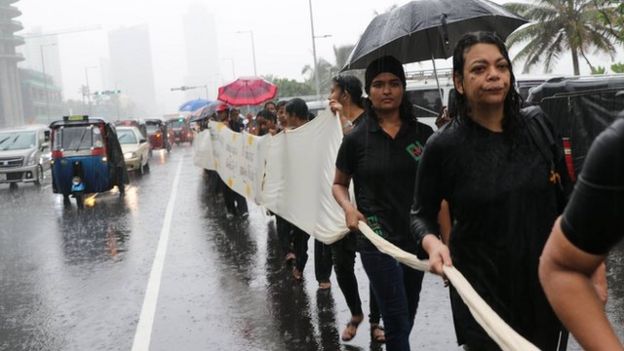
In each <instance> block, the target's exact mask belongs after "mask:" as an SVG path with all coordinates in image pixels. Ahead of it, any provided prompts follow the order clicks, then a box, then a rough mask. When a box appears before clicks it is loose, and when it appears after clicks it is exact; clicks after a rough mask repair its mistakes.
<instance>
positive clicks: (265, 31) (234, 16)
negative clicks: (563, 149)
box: [15, 0, 605, 112]
mask: <svg viewBox="0 0 624 351" xmlns="http://www.w3.org/2000/svg"><path fill="white" fill-rule="evenodd" d="M458 1H460V0H458ZM406 2H407V1H406V0H400V1H372V0H340V1H327V0H322V1H321V0H314V1H313V10H314V22H315V32H316V35H323V34H331V35H332V37H330V38H323V39H317V40H316V42H317V52H318V56H319V57H323V58H326V59H328V60H330V61H333V58H334V55H333V51H332V47H333V45H343V44H351V43H355V42H356V41H357V39H358V37H359V35H360V34H361V33H362V32H363V30H364V29H365V27H366V25H367V24H368V23H369V22H370V20H371V19H372V18H373V17H374V12H375V11H378V12H383V11H384V10H386V9H387V8H388V7H390V6H391V5H392V4H394V3H396V4H399V5H401V4H404V3H406ZM495 2H497V3H504V2H507V1H505V0H495ZM191 3H201V4H203V5H204V6H205V7H206V8H207V10H208V11H209V12H211V13H213V14H214V15H215V18H216V24H217V31H218V41H219V56H220V61H219V62H220V72H221V74H220V77H219V79H217V81H216V82H214V83H213V84H215V86H216V85H221V84H223V83H227V82H229V81H230V80H232V78H233V77H232V67H231V61H228V60H224V59H227V58H233V59H234V65H235V71H236V75H237V76H243V75H252V74H253V64H252V55H251V42H250V38H249V35H244V34H236V32H237V31H240V30H253V32H254V37H255V45H256V58H257V67H258V73H259V74H260V75H266V74H273V75H277V76H280V77H288V78H294V79H297V80H302V79H303V78H302V75H301V69H302V68H303V66H304V65H306V64H312V61H313V60H312V45H311V38H310V21H309V12H308V0H271V1H253V0H226V1H215V0H203V1H198V0H177V1H168V0H107V1H92V0H54V1H50V0H21V1H20V2H18V3H16V4H15V5H16V6H18V7H19V8H20V10H21V11H22V12H23V15H22V16H21V17H20V18H19V19H18V20H20V21H21V22H22V23H23V24H24V27H25V31H28V30H29V28H33V27H35V26H41V27H42V28H43V30H44V32H49V31H57V30H64V29H69V28H81V27H85V26H90V25H95V24H98V25H101V26H102V30H98V31H91V32H84V33H75V34H67V35H63V36H61V37H59V46H60V55H61V61H62V70H63V80H64V88H65V89H64V93H65V97H66V98H74V99H79V98H80V94H79V88H80V85H81V84H84V81H85V73H84V67H86V66H98V65H99V63H100V58H105V57H107V56H108V46H107V31H108V30H110V29H115V28H118V27H121V26H130V25H136V24H142V23H147V24H148V25H149V26H150V32H151V41H152V54H153V62H154V70H155V72H154V74H155V82H156V91H157V98H158V100H159V101H160V103H161V105H162V107H163V108H164V109H165V110H166V111H169V112H173V111H174V110H175V108H176V106H177V104H178V103H180V102H182V101H183V100H184V96H183V95H182V94H180V93H172V92H170V91H169V89H170V88H171V87H174V86H180V85H182V84H183V83H184V77H185V75H186V61H185V57H184V56H185V43H184V36H183V28H182V15H183V14H184V13H185V12H186V11H187V10H188V8H189V5H190V4H191ZM440 64H441V65H444V62H441V63H440ZM598 64H600V62H598ZM604 64H605V63H603V65H604ZM428 67H429V66H427V64H424V65H423V68H428ZM447 67H448V64H447ZM558 67H561V72H559V73H566V74H569V73H571V72H572V70H571V67H570V64H569V63H568V64H566V59H565V58H564V60H562V61H561V65H559V66H558ZM89 79H90V82H91V85H92V90H99V89H107V88H112V87H102V79H101V73H100V72H99V71H98V70H97V69H90V70H89ZM198 94H199V93H198ZM213 98H216V96H215V97H213Z"/></svg>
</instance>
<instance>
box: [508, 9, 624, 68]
mask: <svg viewBox="0 0 624 351" xmlns="http://www.w3.org/2000/svg"><path fill="white" fill-rule="evenodd" d="M614 4H615V3H614V2H613V0H536V1H534V2H532V3H507V4H505V5H504V6H505V7H506V8H507V9H508V10H510V11H512V12H515V13H517V14H519V15H520V16H522V17H524V18H527V19H528V20H530V21H531V23H530V24H529V25H527V26H525V27H523V28H522V29H520V30H517V31H515V32H514V33H512V34H511V35H510V36H509V37H508V38H507V45H508V46H509V47H513V46H516V45H518V46H519V45H524V46H522V48H521V49H520V51H519V52H518V54H517V55H516V56H515V57H514V59H513V60H514V62H517V61H520V60H524V69H523V71H524V72H525V73H526V72H527V71H528V70H529V68H530V67H532V66H534V65H536V64H537V63H543V64H544V71H546V72H549V71H550V70H551V68H552V67H553V65H554V64H555V63H556V62H557V61H558V60H559V58H560V57H561V55H562V54H564V53H567V52H570V53H571V55H572V64H573V66H574V74H577V75H578V74H579V71H580V70H579V57H582V58H583V59H584V60H585V62H586V63H587V64H588V65H589V66H590V68H593V66H592V64H591V62H590V61H589V59H588V58H587V55H586V54H587V53H588V52H597V53H600V52H601V53H607V54H609V55H610V56H611V57H612V58H613V57H614V56H615V54H616V44H622V43H624V38H623V37H621V35H620V34H621V33H620V32H621V29H622V25H621V24H622V22H621V21H622V19H621V15H619V14H618V8H617V7H616V6H614ZM618 23H620V25H619V27H618ZM618 28H619V29H618Z"/></svg>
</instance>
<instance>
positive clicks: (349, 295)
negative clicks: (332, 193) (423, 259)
mask: <svg viewBox="0 0 624 351" xmlns="http://www.w3.org/2000/svg"><path fill="white" fill-rule="evenodd" d="M329 107H330V108H331V110H332V112H334V113H335V114H337V115H338V116H339V118H340V123H341V125H342V132H343V133H344V134H345V135H346V134H349V133H350V132H351V131H352V130H353V129H354V128H355V127H357V126H358V125H360V124H362V122H363V121H364V120H365V119H366V111H365V110H364V108H365V107H364V99H363V98H362V83H361V82H360V80H359V79H358V78H357V77H355V76H352V75H343V74H342V75H338V76H336V77H334V78H332V87H331V91H330V93H329ZM355 247H356V232H351V233H349V234H347V236H345V237H344V238H343V239H341V240H339V241H337V242H335V243H334V244H332V245H331V252H332V259H333V262H334V271H335V272H336V280H337V281H338V286H340V290H341V291H342V294H343V295H344V297H345V300H346V302H347V306H349V311H351V320H350V321H349V322H348V323H347V326H346V327H345V329H344V330H343V331H342V334H341V339H342V340H343V341H349V340H351V339H353V338H354V337H355V335H356V333H357V329H358V326H359V325H360V323H362V321H363V320H364V312H363V311H362V301H361V300H360V293H359V288H358V281H357V278H356V276H355V270H354V268H355V253H356V250H355ZM369 286H370V284H369ZM369 308H370V314H369V316H368V317H369V318H368V321H369V324H370V334H371V341H373V342H379V343H382V342H385V340H386V338H385V335H384V330H383V328H382V327H381V325H380V324H379V320H380V315H379V307H378V306H377V301H376V299H375V295H374V293H373V289H372V287H371V288H369Z"/></svg>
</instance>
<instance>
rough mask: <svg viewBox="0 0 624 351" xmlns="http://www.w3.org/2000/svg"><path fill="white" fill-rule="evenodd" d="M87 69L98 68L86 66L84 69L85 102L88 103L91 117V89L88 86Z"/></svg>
mask: <svg viewBox="0 0 624 351" xmlns="http://www.w3.org/2000/svg"><path fill="white" fill-rule="evenodd" d="M89 68H98V67H97V66H87V67H85V68H84V71H85V80H86V82H87V101H88V103H89V113H88V115H91V87H90V86H89Z"/></svg>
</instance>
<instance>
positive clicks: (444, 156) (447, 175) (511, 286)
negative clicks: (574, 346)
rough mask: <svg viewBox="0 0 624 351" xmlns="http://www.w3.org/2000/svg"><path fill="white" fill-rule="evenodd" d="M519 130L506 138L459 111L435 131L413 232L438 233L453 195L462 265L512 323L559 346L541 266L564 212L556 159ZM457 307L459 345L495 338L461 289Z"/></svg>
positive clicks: (541, 342)
mask: <svg viewBox="0 0 624 351" xmlns="http://www.w3.org/2000/svg"><path fill="white" fill-rule="evenodd" d="M542 117H543V115H542V116H540V118H542ZM518 128H519V129H518V130H516V132H515V133H514V134H513V135H506V134H504V133H497V132H492V131H490V130H488V129H486V128H484V127H482V126H480V125H479V124H477V123H475V122H473V121H472V120H471V119H469V118H461V117H459V116H458V117H457V118H455V119H453V120H452V121H451V122H449V124H448V125H446V126H445V127H444V128H442V129H441V130H439V131H438V132H437V133H436V134H434V135H433V136H432V137H431V138H430V139H429V141H428V142H427V145H426V147H425V150H424V153H423V156H422V160H421V161H420V165H419V169H418V179H417V181H416V192H415V195H414V205H413V209H412V217H411V229H412V233H413V234H414V235H415V236H417V237H421V238H422V237H423V236H424V235H426V234H429V233H432V234H438V233H439V229H438V222H437V218H438V217H437V216H438V212H439V210H440V203H441V201H442V200H443V199H444V200H446V201H447V202H448V204H449V209H450V212H451V217H452V221H453V227H452V231H451V235H450V242H449V248H450V251H451V257H452V259H453V264H454V265H455V267H457V269H458V270H459V271H460V272H462V274H464V276H465V277H466V279H468V281H469V282H470V284H471V285H472V286H473V287H474V288H475V290H476V291H477V293H479V295H480V296H481V297H482V298H483V299H484V300H485V301H486V302H487V303H488V305H490V306H491V307H492V309H494V311H495V312H496V313H498V314H499V316H500V317H501V318H503V320H505V321H506V322H507V323H509V324H510V326H511V327H512V328H514V329H515V330H516V331H518V332H519V333H520V334H521V335H523V336H524V337H526V338H528V339H529V340H530V341H531V342H533V343H534V344H535V345H536V346H537V347H538V348H540V349H541V350H553V349H554V346H553V345H555V344H556V342H557V338H558V331H559V329H558V328H559V323H558V321H557V318H556V316H555V314H554V313H553V312H552V310H551V308H550V307H549V304H548V301H547V300H546V297H545V296H544V294H543V292H542V289H541V287H540V284H539V280H538V276H537V266H538V262H539V256H540V254H541V252H542V250H543V247H544V245H545V242H546V239H547V238H548V235H549V234H550V230H551V229H552V225H553V223H554V222H555V219H556V218H557V217H558V216H559V212H558V206H557V193H556V191H557V190H556V185H555V184H553V183H551V182H550V180H549V172H550V163H549V161H550V160H546V159H545V158H544V157H543V156H542V154H541V152H540V149H539V148H538V146H537V145H536V143H535V142H533V139H532V137H531V134H530V131H529V129H528V125H527V124H523V123H521V125H519V126H518ZM561 161H562V160H558V162H557V164H558V165H559V169H560V173H561V169H565V168H564V164H563V162H561ZM451 306H452V310H453V318H454V321H455V331H456V333H457V338H458V342H459V343H460V344H463V343H465V342H477V343H480V342H486V343H487V342H491V341H490V339H489V337H488V336H487V334H486V333H485V332H484V331H483V329H482V328H481V327H480V326H479V325H478V324H477V323H476V321H475V320H474V318H473V317H472V315H471V314H470V311H469V310H468V308H467V307H466V306H465V304H464V303H463V302H462V300H461V298H460V297H459V295H458V294H457V292H456V291H455V290H454V289H452V290H451Z"/></svg>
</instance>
